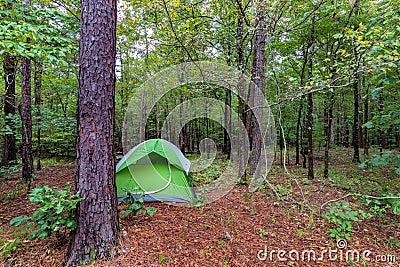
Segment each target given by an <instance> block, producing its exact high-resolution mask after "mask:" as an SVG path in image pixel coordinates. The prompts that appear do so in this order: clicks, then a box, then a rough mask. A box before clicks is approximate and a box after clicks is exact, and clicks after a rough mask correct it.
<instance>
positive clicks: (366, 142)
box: [364, 85, 369, 156]
mask: <svg viewBox="0 0 400 267" xmlns="http://www.w3.org/2000/svg"><path fill="white" fill-rule="evenodd" d="M366 90H367V91H366V93H365V100H364V123H367V122H368V117H369V116H368V115H369V85H368V86H367V87H366ZM364 155H366V156H368V155H369V137H368V128H367V127H365V129H364Z"/></svg>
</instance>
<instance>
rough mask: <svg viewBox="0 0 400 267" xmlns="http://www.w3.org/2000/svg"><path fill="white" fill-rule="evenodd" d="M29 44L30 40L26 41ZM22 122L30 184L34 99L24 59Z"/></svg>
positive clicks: (24, 165)
mask: <svg viewBox="0 0 400 267" xmlns="http://www.w3.org/2000/svg"><path fill="white" fill-rule="evenodd" d="M22 3H23V4H24V5H26V6H28V5H30V1H29V0H24V1H22ZM26 42H27V43H29V42H30V40H29V38H27V39H26ZM21 79H22V86H21V95H22V97H21V110H20V113H21V121H22V179H23V180H24V181H25V182H26V183H28V190H29V189H30V182H31V180H32V178H33V155H32V99H31V91H32V84H31V60H30V59H29V58H25V57H22V59H21Z"/></svg>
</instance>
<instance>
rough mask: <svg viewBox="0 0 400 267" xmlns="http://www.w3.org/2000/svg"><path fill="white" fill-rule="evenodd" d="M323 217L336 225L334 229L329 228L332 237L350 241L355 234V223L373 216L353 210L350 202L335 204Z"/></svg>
mask: <svg viewBox="0 0 400 267" xmlns="http://www.w3.org/2000/svg"><path fill="white" fill-rule="evenodd" d="M323 217H324V219H325V220H326V221H328V222H329V223H331V224H333V225H334V227H332V228H328V230H329V232H330V236H331V237H333V238H335V239H340V238H346V239H347V240H349V239H350V236H351V234H352V233H353V222H358V221H359V220H360V218H363V219H364V218H369V217H371V215H370V214H368V213H365V212H364V211H363V210H356V211H355V210H352V209H351V208H350V206H349V203H348V202H342V203H340V202H334V203H333V204H332V205H330V207H329V210H328V212H327V213H325V215H324V216H323Z"/></svg>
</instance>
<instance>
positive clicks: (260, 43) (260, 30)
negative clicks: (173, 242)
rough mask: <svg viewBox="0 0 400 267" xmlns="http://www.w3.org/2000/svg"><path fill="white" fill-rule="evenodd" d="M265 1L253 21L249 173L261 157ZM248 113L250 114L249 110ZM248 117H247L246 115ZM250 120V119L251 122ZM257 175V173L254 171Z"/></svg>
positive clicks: (258, 7) (261, 3)
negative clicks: (252, 106) (253, 85)
mask: <svg viewBox="0 0 400 267" xmlns="http://www.w3.org/2000/svg"><path fill="white" fill-rule="evenodd" d="M265 26H266V25H265V2H264V1H263V0H259V1H258V5H257V18H256V21H255V27H256V31H255V34H254V40H253V42H254V59H253V70H252V80H253V82H254V84H255V86H256V88H254V90H251V91H250V94H251V98H250V99H251V100H253V101H252V104H253V105H254V107H255V108H254V109H253V115H254V120H253V122H254V123H253V126H252V137H253V138H252V146H251V150H252V151H251V159H250V174H255V173H256V171H258V170H257V166H258V162H259V160H260V157H261V145H262V136H261V131H262V129H261V125H260V124H259V123H260V122H261V120H262V116H263V114H262V113H263V112H262V108H259V107H261V106H262V101H263V99H262V94H261V92H263V90H264V80H265V75H264V71H265V70H264V67H265V66H264V63H265V62H264V61H265V60H264V59H265ZM249 114H251V113H250V112H249ZM247 118H248V119H249V117H247ZM251 121H252V120H250V122H251ZM256 176H257V177H258V176H259V175H258V173H256Z"/></svg>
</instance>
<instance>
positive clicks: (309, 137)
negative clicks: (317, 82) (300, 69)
mask: <svg viewBox="0 0 400 267" xmlns="http://www.w3.org/2000/svg"><path fill="white" fill-rule="evenodd" d="M314 26H315V15H313V16H312V22H311V33H310V40H309V42H310V43H309V47H310V51H309V53H310V55H309V57H308V78H309V79H311V78H312V76H313V73H312V71H313V70H312V68H313V53H314V51H313V44H314V39H315V32H314V30H315V29H314ZM313 105H314V103H313V94H312V93H309V94H308V95H307V124H306V130H307V140H308V144H307V147H308V155H307V156H308V174H307V177H308V179H314V155H313V116H312V115H313Z"/></svg>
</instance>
